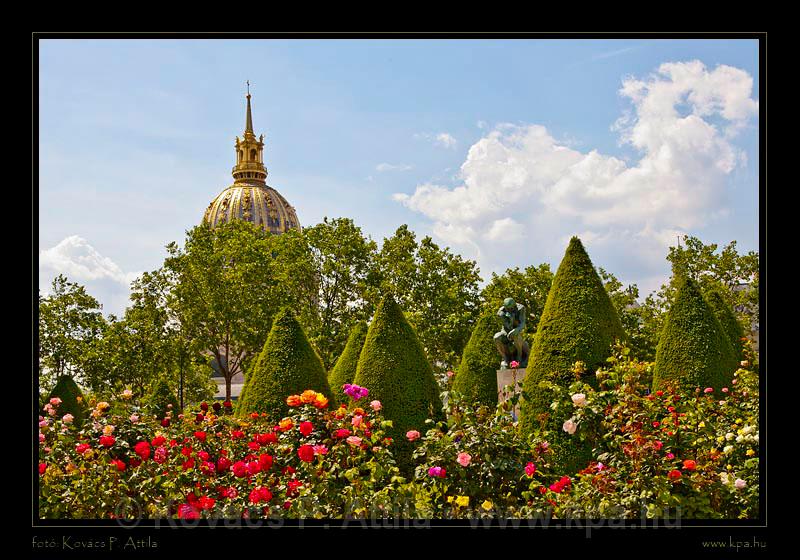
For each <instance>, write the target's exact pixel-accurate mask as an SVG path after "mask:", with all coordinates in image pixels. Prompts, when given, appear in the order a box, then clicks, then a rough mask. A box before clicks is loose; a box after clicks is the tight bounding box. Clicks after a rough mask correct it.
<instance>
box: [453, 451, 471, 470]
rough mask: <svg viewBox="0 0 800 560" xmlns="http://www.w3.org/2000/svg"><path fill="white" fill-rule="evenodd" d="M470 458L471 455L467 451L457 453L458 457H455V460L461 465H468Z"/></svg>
mask: <svg viewBox="0 0 800 560" xmlns="http://www.w3.org/2000/svg"><path fill="white" fill-rule="evenodd" d="M471 460H472V455H470V454H469V453H459V454H458V457H457V458H456V461H457V462H458V464H459V465H461V466H462V467H468V466H469V462H470V461H471Z"/></svg>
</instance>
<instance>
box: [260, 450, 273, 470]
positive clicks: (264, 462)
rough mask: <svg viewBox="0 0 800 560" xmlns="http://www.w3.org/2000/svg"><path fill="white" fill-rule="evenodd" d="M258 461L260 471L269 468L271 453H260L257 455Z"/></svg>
mask: <svg viewBox="0 0 800 560" xmlns="http://www.w3.org/2000/svg"><path fill="white" fill-rule="evenodd" d="M258 462H259V464H260V465H261V470H262V471H268V470H269V468H270V467H271V466H272V455H268V454H266V453H262V454H261V455H259V456H258Z"/></svg>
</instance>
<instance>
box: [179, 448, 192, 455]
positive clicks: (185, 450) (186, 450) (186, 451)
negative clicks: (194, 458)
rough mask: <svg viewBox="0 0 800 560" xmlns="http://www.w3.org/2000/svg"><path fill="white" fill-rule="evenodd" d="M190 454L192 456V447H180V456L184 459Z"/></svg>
mask: <svg viewBox="0 0 800 560" xmlns="http://www.w3.org/2000/svg"><path fill="white" fill-rule="evenodd" d="M191 454H192V447H191V446H186V445H184V446H183V447H181V455H183V456H184V457H188V456H190V455H191Z"/></svg>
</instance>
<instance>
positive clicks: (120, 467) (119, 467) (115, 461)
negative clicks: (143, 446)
mask: <svg viewBox="0 0 800 560" xmlns="http://www.w3.org/2000/svg"><path fill="white" fill-rule="evenodd" d="M111 463H112V464H113V465H114V466H115V467H117V470H118V471H120V472H121V471H124V470H125V466H126V465H125V463H123V462H122V461H120V460H119V459H113V460H112V461H111Z"/></svg>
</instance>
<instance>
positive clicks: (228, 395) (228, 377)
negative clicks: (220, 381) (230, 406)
mask: <svg viewBox="0 0 800 560" xmlns="http://www.w3.org/2000/svg"><path fill="white" fill-rule="evenodd" d="M232 377H233V376H232V375H231V374H230V372H228V375H226V376H225V400H226V401H229V400H231V378H232Z"/></svg>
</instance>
